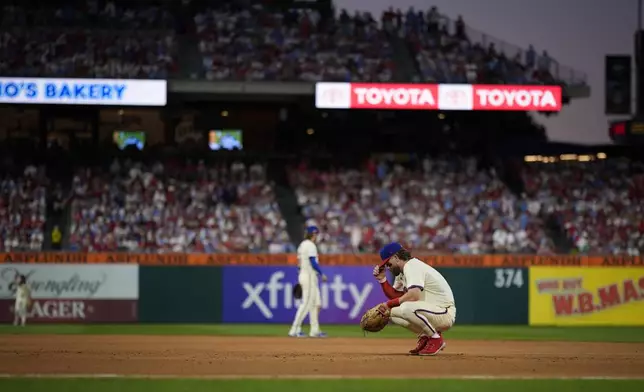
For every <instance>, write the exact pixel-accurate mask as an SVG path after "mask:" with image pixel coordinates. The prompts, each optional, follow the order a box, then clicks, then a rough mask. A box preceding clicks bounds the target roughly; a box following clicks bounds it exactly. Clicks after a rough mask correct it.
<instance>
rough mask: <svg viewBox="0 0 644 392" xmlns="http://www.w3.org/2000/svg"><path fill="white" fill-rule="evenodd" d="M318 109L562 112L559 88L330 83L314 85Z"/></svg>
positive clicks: (538, 86) (539, 86)
mask: <svg viewBox="0 0 644 392" xmlns="http://www.w3.org/2000/svg"><path fill="white" fill-rule="evenodd" d="M315 107H316V108H318V109H392V110H504V111H507V110H515V111H554V112H557V111H560V110H561V107H562V90H561V87H560V86H543V85H481V84H393V83H331V82H320V83H316V85H315Z"/></svg>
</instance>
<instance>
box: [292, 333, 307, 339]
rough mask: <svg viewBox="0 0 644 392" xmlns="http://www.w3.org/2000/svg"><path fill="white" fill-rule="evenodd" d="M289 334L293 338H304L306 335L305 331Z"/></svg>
mask: <svg viewBox="0 0 644 392" xmlns="http://www.w3.org/2000/svg"><path fill="white" fill-rule="evenodd" d="M288 336H290V337H292V338H304V337H306V335H305V334H304V332H297V333H289V334H288Z"/></svg>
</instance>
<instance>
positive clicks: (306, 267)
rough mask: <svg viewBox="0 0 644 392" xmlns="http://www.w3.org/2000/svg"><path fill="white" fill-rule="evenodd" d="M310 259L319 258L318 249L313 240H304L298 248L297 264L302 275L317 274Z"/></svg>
mask: <svg viewBox="0 0 644 392" xmlns="http://www.w3.org/2000/svg"><path fill="white" fill-rule="evenodd" d="M310 257H315V258H316V260H317V258H318V247H317V246H315V243H314V242H313V241H311V240H308V239H307V240H304V241H302V242H301V243H300V246H298V247H297V264H298V266H299V267H300V273H301V274H314V275H315V274H316V272H315V270H314V269H313V266H312V265H311V261H310V259H309V258H310Z"/></svg>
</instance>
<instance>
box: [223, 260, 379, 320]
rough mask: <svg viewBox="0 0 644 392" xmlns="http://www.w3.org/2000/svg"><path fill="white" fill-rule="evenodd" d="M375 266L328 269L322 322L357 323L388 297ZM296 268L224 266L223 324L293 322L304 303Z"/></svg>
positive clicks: (322, 288)
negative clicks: (374, 272) (297, 295)
mask: <svg viewBox="0 0 644 392" xmlns="http://www.w3.org/2000/svg"><path fill="white" fill-rule="evenodd" d="M372 270H373V267H326V268H324V273H325V274H326V276H327V278H328V281H327V282H326V283H322V282H321V283H320V294H321V297H322V310H321V311H320V323H322V324H355V323H359V322H360V318H361V317H362V315H363V314H364V312H365V311H366V310H367V309H369V308H370V307H372V306H375V305H377V304H379V303H381V302H384V301H386V300H387V298H386V297H385V295H384V294H383V293H382V290H381V289H380V286H379V285H378V282H376V280H375V279H374V278H373V275H372ZM296 283H297V268H296V267H224V268H223V276H222V293H223V294H222V295H223V298H222V301H223V315H222V317H223V322H228V323H291V322H292V321H293V317H295V312H296V311H297V306H298V305H299V301H298V300H295V299H294V298H293V295H292V292H293V286H294V285H295V284H296Z"/></svg>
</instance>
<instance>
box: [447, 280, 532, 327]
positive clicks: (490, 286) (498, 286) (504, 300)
mask: <svg viewBox="0 0 644 392" xmlns="http://www.w3.org/2000/svg"><path fill="white" fill-rule="evenodd" d="M438 270H439V271H440V272H441V274H443V276H445V279H447V281H448V282H449V284H450V286H451V287H452V291H453V292H454V297H455V300H456V324H457V325H458V324H528V287H529V283H530V280H529V276H528V269H527V268H438Z"/></svg>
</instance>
